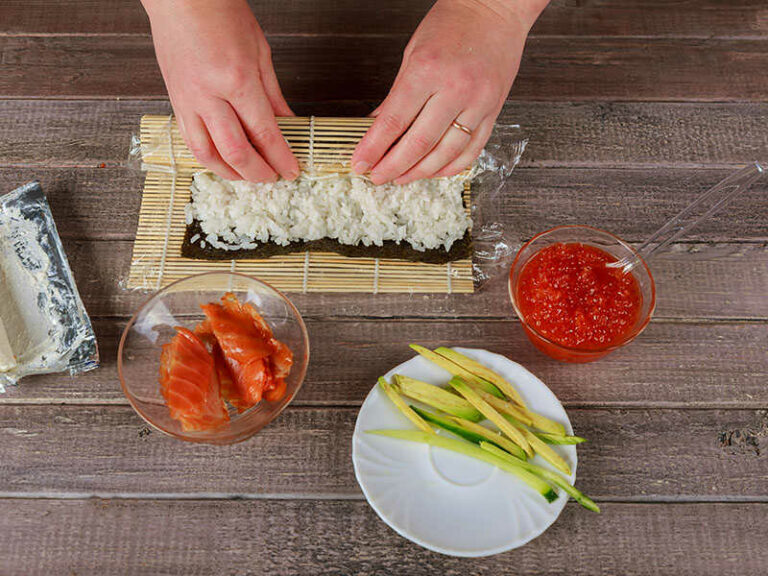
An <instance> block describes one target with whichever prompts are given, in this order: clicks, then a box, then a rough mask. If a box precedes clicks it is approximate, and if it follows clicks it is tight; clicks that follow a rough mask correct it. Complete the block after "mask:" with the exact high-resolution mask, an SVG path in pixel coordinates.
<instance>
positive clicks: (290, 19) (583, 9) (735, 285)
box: [0, 0, 768, 576]
mask: <svg viewBox="0 0 768 576" xmlns="http://www.w3.org/2000/svg"><path fill="white" fill-rule="evenodd" d="M255 4H258V5H259V6H258V8H257V14H258V16H259V19H260V21H261V22H262V24H263V27H264V28H265V30H266V32H267V33H268V35H269V38H270V42H271V45H272V46H273V50H274V58H275V64H276V68H277V72H278V76H279V77H280V80H281V83H282V85H283V88H284V91H285V93H286V96H287V98H288V100H289V101H290V102H291V103H293V104H294V105H295V108H296V110H297V111H298V112H300V113H307V114H316V115H323V114H328V113H337V114H338V113H343V114H349V115H360V114H365V113H367V112H369V111H370V110H372V108H373V105H374V103H375V102H376V101H378V100H380V99H381V98H383V97H384V95H385V94H386V91H387V89H388V87H389V84H390V82H391V81H392V79H393V77H394V74H395V72H396V68H397V65H398V62H399V58H400V55H401V51H402V48H403V46H404V45H405V43H406V41H407V39H408V35H409V33H410V32H411V31H412V30H413V29H414V27H415V26H416V24H417V23H418V21H419V19H420V18H421V16H422V15H423V14H424V12H425V11H426V10H427V8H428V6H429V4H430V2H429V1H428V0H417V1H416V0H384V1H380V2H373V1H369V2H360V1H359V0H326V1H324V2H319V1H316V0H264V1H263V2H256V3H255ZM169 111H170V106H169V104H168V101H167V95H166V92H165V89H164V87H163V82H162V79H161V77H160V74H159V72H158V69H157V65H156V63H155V59H154V54H153V49H152V43H151V39H150V36H149V31H148V26H147V22H146V18H145V16H144V15H143V12H142V10H141V7H140V5H139V3H138V2H137V1H133V0H101V1H98V2H97V1H94V0H68V1H66V2H62V1H60V0H3V2H2V4H1V5H0V189H1V190H4V191H9V190H11V189H12V188H14V187H16V186H17V185H19V184H21V183H23V182H26V181H29V180H32V179H39V180H40V181H41V182H42V184H43V187H44V189H45V191H46V193H47V194H48V197H49V199H50V202H51V205H52V209H53V212H54V216H55V218H56V221H57V224H58V228H59V231H60V233H61V235H62V237H63V241H64V244H65V247H66V249H67V252H68V254H69V258H70V262H71V264H72V267H73V269H74V273H75V276H76V278H77V282H78V285H79V288H80V292H81V294H82V297H83V300H84V301H85V305H86V307H87V308H88V311H89V313H90V314H91V317H92V319H93V321H94V324H95V327H96V331H97V333H98V337H99V343H100V346H101V353H102V359H103V361H102V366H101V368H100V369H98V370H96V371H94V372H91V373H89V374H87V375H84V376H81V377H77V378H69V377H65V376H61V375H59V376H46V377H37V378H29V379H28V380H25V381H24V382H23V383H22V385H21V386H19V387H18V388H12V389H10V390H9V391H8V392H7V393H6V394H4V395H0V574H2V575H3V576H5V575H16V574H19V575H34V574H45V575H51V574H79V575H82V574H152V575H155V574H219V573H221V574H389V573H397V574H409V575H414V574H441V575H443V574H462V575H475V574H489V575H497V574H505V573H519V574H523V573H525V574H534V573H541V574H564V573H569V574H675V575H684V574H691V575H701V574H713V575H723V574H738V575H740V576H743V575H750V574H759V573H763V574H765V573H768V522H766V520H767V519H768V412H766V408H768V295H767V293H768V244H766V243H767V242H768V218H767V213H768V203H766V187H765V184H763V185H762V186H760V187H755V188H753V190H751V191H750V192H748V193H747V194H746V195H745V196H744V197H742V198H739V199H738V200H736V201H734V202H733V204H732V205H731V206H730V207H729V208H728V209H727V210H725V211H724V212H723V213H721V214H720V215H718V216H716V217H715V218H713V219H712V220H711V221H710V222H708V223H707V224H705V225H703V226H701V227H700V228H699V229H698V230H697V231H696V232H695V233H693V234H692V235H691V236H690V237H688V238H687V239H686V240H685V241H684V242H679V243H677V244H675V245H674V246H673V247H672V248H671V249H670V250H669V251H668V252H667V253H666V254H664V255H663V256H659V258H658V260H657V261H656V262H654V265H653V269H654V272H655V276H656V280H657V285H658V307H657V312H656V315H655V318H654V321H653V322H652V324H651V325H650V327H649V328H648V329H647V331H646V332H645V333H644V334H642V335H641V336H640V337H639V338H638V339H637V341H636V342H635V343H634V344H633V345H632V346H630V347H628V348H626V349H625V350H622V351H620V352H617V353H615V354H613V355H611V356H609V357H607V358H605V359H604V360H602V361H599V362H597V363H594V364H587V365H581V366H575V365H564V364H559V363H557V362H554V361H551V360H548V359H547V358H545V357H544V356H542V355H541V354H540V353H538V352H537V351H536V350H534V349H533V347H532V346H531V345H530V344H529V343H528V341H527V340H526V338H525V336H524V335H523V332H522V329H521V328H520V326H519V323H518V321H517V320H516V318H515V317H514V315H513V313H512V310H511V308H510V305H509V302H508V300H507V296H506V285H505V282H504V281H503V279H499V280H497V281H495V282H492V283H491V285H489V286H488V287H487V289H485V290H484V291H482V292H480V293H477V294H474V295H461V296H459V295H454V296H448V295H436V296H409V295H379V296H372V295H353V294H350V295H317V294H311V295H300V294H296V295H294V296H293V300H294V302H295V303H296V305H297V306H298V307H299V309H300V310H301V312H302V314H303V315H304V317H305V318H306V321H307V326H308V329H309V333H310V338H311V342H312V362H311V365H310V368H309V373H308V376H307V380H306V382H305V384H304V387H303V389H302V391H301V393H300V394H299V396H298V397H297V398H296V400H295V402H294V403H293V404H292V405H291V407H290V408H289V409H288V410H287V411H286V412H285V413H284V414H283V415H282V416H281V417H280V418H279V419H278V420H277V421H276V422H274V423H273V424H272V425H270V426H269V427H268V428H266V429H265V430H263V431H262V432H261V433H260V434H258V435H257V436H256V437H255V438H253V439H252V440H250V441H248V442H245V443H242V444H239V445H236V446H231V447H223V448H222V447H211V446H197V445H187V444H185V443H182V442H179V441H176V440H173V439H170V438H166V437H164V436H162V435H161V434H159V433H156V432H151V431H150V430H149V429H148V428H147V427H146V426H145V425H144V423H143V422H142V421H141V420H140V419H139V417H138V416H137V415H136V414H135V413H134V412H133V410H132V409H131V408H130V406H129V405H128V403H127V402H126V400H125V398H124V397H123V395H122V393H121V391H120V386H119V383H118V379H117V373H116V362H115V356H116V345H117V340H118V337H119V334H120V331H121V329H122V328H123V326H124V324H125V322H126V318H127V317H128V316H129V315H130V313H131V312H132V311H133V310H135V309H136V307H137V305H138V303H139V302H141V301H142V300H143V299H144V298H145V296H144V295H143V294H139V293H133V292H126V291H124V290H122V289H121V288H120V281H121V279H123V278H125V276H126V274H127V270H128V265H129V260H130V253H131V247H132V241H133V237H134V234H135V230H136V220H137V215H138V207H139V202H140V189H141V184H142V174H141V173H140V172H138V171H136V169H135V168H133V167H131V166H129V165H128V163H127V154H128V144H129V139H130V135H131V133H133V132H135V131H136V129H137V126H138V122H139V118H140V116H141V115H142V114H144V113H152V112H155V113H167V112H169ZM500 121H501V122H506V123H520V124H522V125H523V126H524V127H525V128H526V130H527V132H528V134H529V137H530V146H529V148H528V151H527V152H526V154H525V157H524V158H523V161H522V164H521V166H520V168H519V170H518V171H517V172H516V173H515V174H514V176H513V178H512V181H511V184H510V186H509V188H508V190H507V191H506V195H505V198H504V200H503V202H502V207H501V211H500V213H499V219H500V220H502V221H503V222H504V224H505V225H506V226H507V228H508V229H509V230H512V231H514V232H515V234H516V235H517V236H518V237H519V238H520V239H525V238H529V237H530V236H531V235H532V234H534V233H536V232H538V231H541V230H544V229H546V228H548V227H551V226H553V225H557V224H564V223H582V224H592V225H595V226H598V227H601V228H606V229H608V230H611V231H614V232H616V233H618V234H620V235H621V236H623V237H624V238H627V239H629V240H631V241H639V240H641V239H643V238H644V237H645V236H647V235H648V234H649V233H650V232H651V231H653V230H654V229H655V228H657V227H658V226H659V225H660V224H661V223H663V222H664V221H665V220H666V219H667V218H669V217H671V216H672V215H673V214H675V213H676V212H677V211H678V210H679V209H681V208H682V207H683V206H685V205H686V204H687V203H689V202H690V201H691V200H692V199H693V198H694V197H695V195H696V194H698V193H699V192H701V191H702V190H704V189H705V188H706V187H707V186H709V185H712V184H714V183H715V182H717V181H718V180H720V179H721V178H722V177H723V176H724V175H725V174H727V173H728V172H729V171H731V170H732V169H734V168H735V167H737V166H740V165H743V164H745V163H746V162H748V161H750V160H756V159H759V160H768V6H766V3H765V0H644V1H641V0H555V1H554V2H553V5H552V6H550V8H548V9H547V10H546V12H545V13H544V15H543V16H542V18H541V20H540V21H539V23H537V25H536V27H535V29H534V31H533V34H532V38H531V39H530V41H529V43H528V47H527V49H526V53H525V57H524V61H523V64H522V67H521V70H520V75H519V77H518V79H517V81H516V82H515V86H514V88H513V89H512V93H511V95H510V99H509V102H508V104H507V105H506V107H505V109H504V112H503V114H502V116H501V119H500ZM410 341H417V342H421V343H423V344H426V345H430V346H431V345H438V344H446V345H465V346H476V347H483V348H488V349H490V350H493V351H496V352H501V353H503V354H506V355H508V356H510V357H511V358H513V359H515V360H517V361H519V362H521V363H523V364H524V365H525V366H527V367H528V368H530V369H531V370H532V371H533V372H534V373H536V374H537V375H538V376H540V377H541V378H542V379H543V380H544V381H545V382H546V383H547V384H548V385H549V386H550V387H551V388H552V390H553V391H554V392H555V393H556V394H557V395H558V397H559V398H560V399H561V401H562V402H563V404H564V405H565V406H566V408H567V410H568V413H569V415H570V418H571V421H572V422H573V425H574V428H575V429H576V431H577V432H578V433H579V434H582V435H584V436H587V437H588V438H589V439H590V442H589V443H587V444H585V445H584V446H583V447H580V448H579V471H578V478H579V484H580V485H581V486H582V488H583V489H584V490H585V491H586V492H587V493H588V494H590V495H592V496H593V497H594V498H595V500H597V501H598V502H599V503H600V505H601V507H602V509H603V513H602V514H601V515H599V516H598V515H594V514H590V513H588V512H586V511H584V510H582V509H580V508H579V507H578V506H577V505H574V504H569V505H567V506H566V509H565V511H564V512H563V514H562V516H561V517H560V519H559V520H558V521H557V522H556V524H555V525H554V526H553V527H552V528H551V529H550V530H549V531H548V532H546V533H545V534H544V535H543V536H541V537H540V538H538V539H536V540H535V541H533V542H532V543H530V544H528V545H527V546H525V547H523V548H521V549H519V550H516V551H513V552H508V553H505V554H501V555H498V556H494V557H490V558H483V559H457V558H451V557H446V556H441V555H438V554H434V553H431V552H428V551H426V550H423V549H421V548H419V547H418V546H416V545H414V544H411V543H410V542H408V541H406V540H404V539H402V538H400V537H399V536H398V535H396V534H395V533H394V532H393V531H392V530H390V529H389V528H388V527H387V526H386V525H385V524H384V523H383V522H381V521H380V520H379V519H378V517H377V516H376V514H375V513H374V512H373V511H372V510H371V509H370V508H369V507H368V505H367V504H366V502H365V501H364V499H363V497H362V494H361V492H360V489H359V488H358V485H357V483H356V481H355V478H354V474H353V471H352V462H351V458H350V447H351V434H352V429H353V426H354V422H355V417H356V415H357V411H358V408H359V406H360V403H361V401H362V400H363V398H364V397H365V395H366V393H367V392H368V390H369V389H370V388H371V386H373V384H374V382H375V377H376V376H378V375H380V374H382V373H384V372H385V371H386V370H388V369H389V368H390V367H391V366H393V365H395V364H397V363H399V362H401V361H403V360H405V359H407V358H408V357H410V355H411V353H410V351H409V350H408V348H407V347H406V343H407V342H410Z"/></svg>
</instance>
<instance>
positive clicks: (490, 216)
mask: <svg viewBox="0 0 768 576" xmlns="http://www.w3.org/2000/svg"><path fill="white" fill-rule="evenodd" d="M278 120H279V123H280V126H281V129H282V130H283V133H284V135H285V137H286V140H288V142H289V144H290V145H291V147H292V149H293V150H294V153H295V154H296V156H297V159H298V160H299V164H300V167H301V168H302V176H301V178H300V179H299V180H300V182H303V183H304V184H306V183H307V182H310V183H313V182H314V183H317V182H322V181H331V182H330V184H329V185H333V179H338V178H339V177H342V178H345V177H348V171H349V169H350V168H349V156H350V155H351V150H352V149H353V148H354V142H355V141H356V140H359V139H360V138H362V136H363V135H364V134H365V132H366V130H367V128H368V127H369V126H370V123H371V121H372V120H371V119H369V118H319V117H318V118H315V117H307V118H280V119H278ZM315 140H316V142H315ZM526 144H527V140H526V139H525V137H524V136H523V131H522V130H521V128H520V126H518V125H497V126H496V127H495V129H494V131H493V133H492V136H491V138H490V139H489V141H488V143H487V145H486V147H485V149H484V150H483V152H482V153H481V155H480V156H479V158H478V159H477V161H476V162H475V163H474V164H473V166H472V167H471V168H469V169H467V170H466V171H465V172H464V173H462V174H461V175H459V176H457V177H453V178H454V179H463V180H466V181H467V182H469V183H471V184H470V185H469V188H470V191H469V194H467V193H465V194H464V195H463V196H464V201H465V205H466V207H467V209H468V211H469V214H470V216H471V232H470V236H471V243H472V246H471V251H472V254H473V258H472V261H471V262H470V261H469V260H468V259H466V258H467V257H466V256H464V255H463V254H462V255H461V256H453V255H452V256H450V257H447V256H446V257H443V258H442V260H443V262H444V261H446V259H447V258H448V259H450V260H451V261H452V262H455V265H453V266H451V267H450V268H449V269H448V270H447V271H446V272H445V273H444V274H443V276H442V277H440V276H438V275H437V274H436V273H435V275H434V280H433V282H432V284H430V286H431V288H426V285H425V284H423V283H422V286H421V287H422V288H423V289H424V290H425V291H435V292H441V291H445V292H466V291H472V287H473V286H474V289H479V288H481V287H482V286H483V285H484V284H485V283H486V282H487V281H488V280H489V279H490V278H492V277H494V276H496V275H497V274H498V273H499V272H500V271H501V270H503V269H504V268H505V266H506V267H508V265H509V263H510V261H511V256H512V252H513V251H514V248H515V247H516V246H517V244H518V242H516V241H513V240H511V237H512V236H514V230H505V229H504V225H503V224H502V222H501V221H500V218H499V215H500V214H501V210H500V207H501V204H502V203H501V200H502V199H503V197H504V194H505V192H506V186H505V185H506V183H507V180H508V179H509V177H510V175H511V174H512V171H513V170H514V168H515V167H516V166H517V164H518V162H519V160H520V158H521V156H522V154H523V152H524V150H525V147H526ZM129 163H130V164H131V165H133V166H134V167H135V168H137V169H142V170H144V171H145V172H146V174H147V176H146V181H145V186H144V195H143V199H142V212H141V215H140V218H139V227H138V230H137V238H136V243H135V245H134V253H133V258H132V263H131V270H130V272H129V273H128V274H126V275H125V276H124V277H123V279H122V280H121V281H120V282H119V286H120V287H121V288H123V289H141V290H156V289H158V288H161V287H163V286H164V285H166V284H167V283H169V282H171V281H173V280H177V279H179V278H181V277H183V276H185V275H190V274H194V273H196V272H198V271H200V272H202V271H207V270H213V269H217V270H219V269H222V270H223V269H224V267H225V266H227V267H229V268H231V269H234V270H236V271H241V272H244V273H253V274H261V275H263V274H264V273H265V272H266V273H267V274H272V273H274V276H275V277H274V278H272V281H273V282H275V283H276V284H277V285H278V287H280V288H282V289H284V290H287V291H302V292H303V291H310V292H311V291H324V290H323V289H322V288H321V287H320V286H319V285H318V284H315V285H314V286H313V283H312V281H311V278H310V279H309V280H308V279H307V271H306V270H305V271H304V272H305V273H304V275H303V277H301V278H299V276H300V275H301V274H300V272H301V270H299V267H298V265H296V266H294V265H293V264H292V263H290V262H292V259H291V256H290V255H288V256H275V257H273V258H272V259H270V260H269V262H270V263H272V264H273V266H272V268H275V266H277V267H282V266H287V268H285V269H284V272H283V275H282V276H279V277H278V276H277V272H276V271H273V270H272V269H269V270H267V269H266V268H265V266H267V261H266V260H263V264H256V263H255V262H256V260H253V259H254V258H255V259H257V260H258V259H259V258H265V257H267V256H269V255H270V254H272V253H281V254H289V251H285V252H279V250H273V251H272V252H270V251H269V250H263V251H261V252H258V251H256V250H255V249H254V248H253V246H252V245H255V244H261V243H264V242H267V240H266V239H264V238H263V237H262V235H261V232H259V233H258V235H257V236H256V237H257V238H260V240H255V239H254V240H250V239H248V238H246V237H245V236H242V234H241V233H240V232H235V229H234V228H232V229H231V233H230V232H227V230H229V229H222V230H220V231H216V234H214V238H209V236H211V232H212V231H211V230H210V229H206V231H205V233H201V232H200V228H201V227H200V226H199V225H197V224H198V220H197V219H196V218H197V217H196V216H195V215H194V214H195V213H196V212H195V210H194V209H193V206H194V203H193V201H192V197H193V190H194V189H195V186H194V181H195V180H194V179H195V178H196V174H198V173H199V172H202V171H204V168H203V167H202V166H201V165H200V164H199V163H197V162H196V160H195V159H194V156H193V155H192V154H191V152H190V151H189V150H188V148H187V147H186V145H185V143H184V140H183V138H182V136H181V134H180V132H179V129H178V126H177V124H176V121H175V119H174V118H173V117H172V116H168V115H165V116H145V117H144V118H143V119H142V124H141V133H140V135H137V136H134V137H133V139H132V144H131V154H130V161H129ZM350 177H351V176H350ZM354 178H355V179H359V180H361V181H366V182H369V179H368V178H367V177H365V176H357V175H355V176H354ZM390 186H391V185H390ZM236 191H237V189H236ZM236 193H237V194H240V195H242V194H243V193H241V192H236ZM256 193H258V190H256ZM410 193H413V192H410ZM238 203H239V200H238ZM226 205H227V206H236V205H237V204H230V203H226ZM253 205H258V203H256V204H253ZM270 206H271V204H270ZM229 210H230V212H231V210H232V208H230V209H229ZM190 218H191V219H192V223H190ZM269 218H272V216H270V215H265V216H264V217H263V218H262V220H269ZM393 222H394V221H393ZM404 222H405V221H404ZM419 222H421V221H419ZM193 224H195V225H193ZM397 225H398V226H400V223H399V220H398V224H397ZM409 226H410V224H409ZM219 227H220V226H219ZM352 228H354V227H350V230H351V232H352V233H350V234H348V235H349V236H350V238H349V239H347V240H344V242H348V243H350V244H352V243H353V242H354V233H356V229H354V230H352ZM254 229H256V228H254ZM259 230H260V228H259ZM270 230H271V228H270ZM286 230H288V229H286ZM296 230H298V231H299V232H300V231H301V230H302V227H301V226H300V225H297V226H296ZM365 230H366V234H368V231H369V230H371V229H369V228H365ZM385 230H386V231H387V233H389V228H385ZM397 230H400V229H399V228H398V229H397ZM408 230H410V228H408ZM344 232H345V233H347V232H349V231H347V230H346V228H345V229H344ZM376 232H377V231H376V230H371V233H370V236H371V237H370V238H368V239H365V238H364V239H363V240H360V239H358V243H360V242H363V243H366V242H371V243H372V244H373V245H379V244H378V243H379V241H380V240H377V239H376V236H375V233H376ZM275 233H281V234H282V233H283V230H282V229H280V230H277V232H275ZM441 233H442V232H437V234H441ZM270 234H272V232H270ZM448 234H451V233H450V232H448ZM217 235H218V236H217ZM241 236H242V237H241ZM284 236H285V237H282V236H278V237H277V240H274V241H273V240H271V239H270V240H269V242H276V243H277V244H279V245H280V246H284V243H285V242H286V241H287V242H289V243H292V242H295V241H296V240H295V238H303V237H304V236H302V235H301V234H300V233H298V232H297V233H295V234H294V233H292V234H290V235H288V234H285V235H284ZM323 237H326V236H323ZM440 237H441V236H439V235H438V236H437V238H440ZM169 238H170V239H171V242H170V243H168V242H167V240H168V239H169ZM179 238H182V239H184V238H186V239H185V240H184V241H183V243H182V244H180V242H181V241H180V240H178V239H179ZM332 238H335V236H333V237H332ZM383 239H384V240H387V239H388V240H389V241H390V242H394V243H395V244H401V243H404V244H408V243H411V236H410V233H409V235H407V236H405V237H403V236H402V232H399V231H398V232H397V234H394V233H393V237H392V238H387V237H384V238H383ZM214 240H218V242H214ZM419 241H420V240H419V238H418V237H414V238H413V243H414V244H413V245H418V242H419ZM190 243H193V244H195V246H196V247H197V246H198V245H199V248H200V249H201V250H200V251H201V252H202V251H204V250H208V252H210V253H211V254H212V252H211V251H212V250H213V249H214V248H219V247H220V246H219V244H226V246H225V247H226V248H227V250H228V251H229V252H232V254H231V255H229V254H225V253H223V252H220V253H219V254H217V255H214V256H211V255H210V254H208V255H207V256H203V255H201V256H196V255H195V254H193V253H192V251H191V250H190V249H189V245H190ZM465 243H466V244H467V246H468V242H467V241H465ZM241 245H242V246H244V247H245V248H251V253H250V254H246V253H245V252H241V253H240V254H239V255H238V250H236V249H235V248H236V247H238V246H241ZM365 245H367V244H365ZM449 245H450V244H449V241H446V243H445V246H446V250H449V248H447V246H449ZM164 246H167V249H163V247H164ZM185 246H186V248H185ZM345 247H346V245H342V246H341V247H340V249H339V253H341V254H346V258H347V260H346V261H345V263H344V266H345V270H348V271H349V273H348V274H347V278H348V279H347V280H344V281H342V280H339V284H338V286H337V285H333V286H329V290H332V291H341V290H343V289H344V288H345V286H350V285H349V282H352V281H354V282H356V284H355V285H354V286H350V287H351V288H352V289H353V290H354V291H358V289H361V290H362V288H361V287H362V286H363V285H364V284H366V282H368V281H370V282H368V283H369V284H370V292H371V293H379V292H381V291H390V292H397V291H400V288H398V287H404V286H405V285H406V284H407V281H406V280H407V278H406V276H405V275H404V272H398V273H400V274H401V277H402V278H403V282H401V283H395V282H390V283H388V282H387V276H386V275H387V274H388V273H391V272H390V270H391V268H385V267H381V266H380V264H379V262H378V258H382V259H383V260H382V262H383V261H385V260H387V259H393V258H394V259H395V260H402V258H403V257H402V256H397V255H392V253H391V252H390V253H389V254H390V255H389V256H386V255H384V256H378V255H377V254H371V253H370V252H368V253H367V254H366V253H362V251H361V253H359V254H354V253H352V252H350V251H349V250H345ZM406 248H407V246H406ZM296 249H298V250H302V248H301V247H300V246H298V245H297V248H296ZM313 249H315V250H316V249H317V248H313ZM415 249H416V250H418V249H419V248H415ZM429 249H430V250H434V248H433V247H429ZM303 250H306V249H303ZM328 250H330V251H334V250H333V247H328V246H327V245H326V247H325V248H323V250H321V251H322V252H325V251H328ZM469 250H470V249H469V247H467V249H466V251H465V252H464V254H467V253H469ZM258 253H262V254H266V256H258V255H257V254H258ZM182 254H185V255H186V258H185V257H184V256H183V255H182ZM295 256H296V257H299V256H301V254H298V253H297V254H296V255H295ZM356 256H359V257H356ZM373 258H376V259H377V261H376V262H372V260H373ZM417 258H418V254H416V255H413V256H410V257H409V258H407V259H408V260H414V259H417ZM457 258H462V259H463V260H461V263H460V262H459V260H457ZM425 260H426V262H428V263H429V262H432V263H434V260H430V259H429V258H428V257H426V256H425ZM289 261H290V262H289ZM356 261H357V262H359V268H360V271H359V273H357V272H355V263H356ZM369 261H371V262H369ZM322 262H323V259H322V258H320V259H314V258H313V259H312V265H311V267H310V271H309V273H310V276H311V275H312V273H313V272H314V273H315V275H317V274H319V272H318V271H317V270H318V268H317V267H318V266H321V267H322V266H323V264H322ZM403 262H404V263H405V260H403ZM329 265H330V264H329ZM294 268H295V270H294ZM305 268H306V267H305ZM368 268H370V270H368ZM288 270H291V271H290V272H289V271H288ZM338 270H341V268H338ZM414 271H415V269H414ZM323 273H325V272H323ZM339 274H340V273H339ZM260 277H261V276H260ZM270 278H271V276H270ZM468 281H469V284H467V282H468ZM441 283H443V284H445V286H444V290H443V289H440V287H439V285H440V284H441ZM402 291H405V289H404V288H403V290H402Z"/></svg>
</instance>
